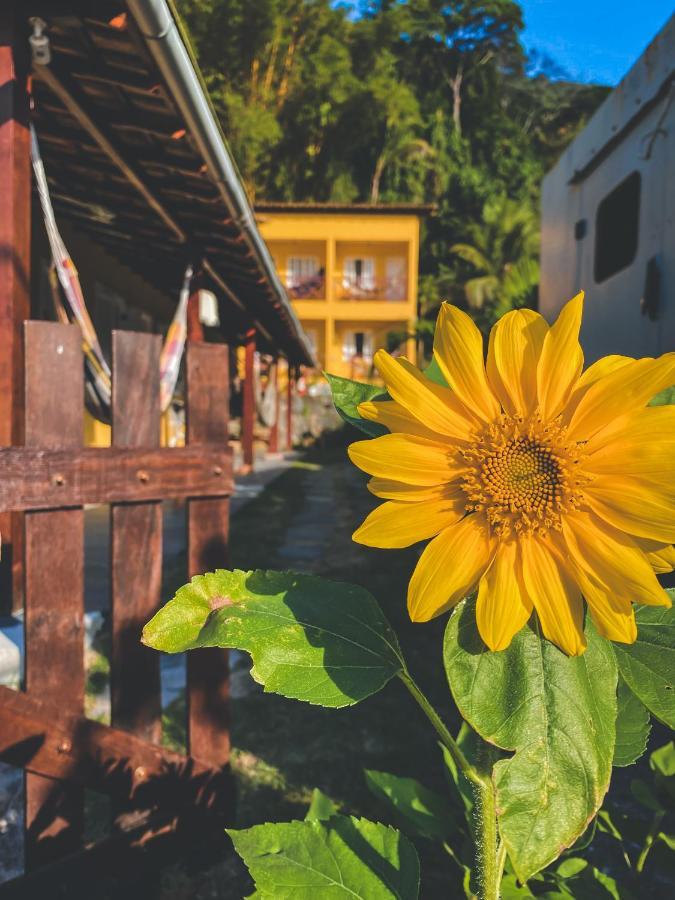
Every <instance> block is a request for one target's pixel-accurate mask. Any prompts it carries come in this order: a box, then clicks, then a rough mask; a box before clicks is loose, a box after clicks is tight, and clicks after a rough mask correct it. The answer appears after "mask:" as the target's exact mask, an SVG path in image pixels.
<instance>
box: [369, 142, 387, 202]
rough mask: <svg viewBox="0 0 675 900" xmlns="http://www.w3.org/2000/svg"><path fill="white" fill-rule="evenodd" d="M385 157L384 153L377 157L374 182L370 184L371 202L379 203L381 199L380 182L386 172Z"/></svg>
mask: <svg viewBox="0 0 675 900" xmlns="http://www.w3.org/2000/svg"><path fill="white" fill-rule="evenodd" d="M384 163H385V155H384V151H382V153H380V155H379V156H378V157H377V162H376V163H375V171H374V172H373V180H372V181H371V183H370V202H371V203H377V201H378V200H379V198H380V181H381V180H382V173H383V172H384Z"/></svg>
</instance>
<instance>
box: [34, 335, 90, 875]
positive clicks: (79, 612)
mask: <svg viewBox="0 0 675 900" xmlns="http://www.w3.org/2000/svg"><path fill="white" fill-rule="evenodd" d="M25 336H26V342H25V359H26V379H25V392H26V418H25V427H26V432H25V437H26V444H27V445H28V446H29V447H42V448H45V449H58V448H69V447H70V448H75V447H80V446H81V445H82V435H83V417H84V412H83V402H84V383H83V365H82V335H81V333H80V329H79V328H78V327H77V326H76V325H59V324H56V323H53V322H26V324H25ZM59 479H65V476H64V475H63V474H61V473H59V472H54V474H53V480H54V483H56V484H58V483H59ZM25 525H26V548H25V576H26V691H27V692H28V694H29V695H33V696H34V697H36V698H38V699H39V700H40V701H42V702H44V703H45V705H49V706H51V707H53V709H55V710H58V711H59V713H62V714H63V715H66V716H67V715H83V713H84V513H83V510H82V507H81V506H80V507H74V508H63V509H56V510H50V511H41V512H30V513H26V516H25ZM54 724H58V723H57V722H55V723H54ZM69 750H70V747H69V746H64V747H63V750H62V752H63V753H68V752H69ZM82 826H83V794H82V789H81V788H80V787H78V786H76V785H73V784H72V783H66V782H62V781H58V780H56V779H53V778H47V777H45V776H42V775H34V774H31V773H26V845H25V847H26V849H25V853H26V870H27V871H29V870H31V869H34V868H37V867H38V866H40V865H44V864H45V863H47V862H50V861H52V860H54V859H56V858H58V857H60V856H63V855H65V854H67V853H71V852H74V851H75V850H77V849H78V846H79V844H80V841H81V836H82Z"/></svg>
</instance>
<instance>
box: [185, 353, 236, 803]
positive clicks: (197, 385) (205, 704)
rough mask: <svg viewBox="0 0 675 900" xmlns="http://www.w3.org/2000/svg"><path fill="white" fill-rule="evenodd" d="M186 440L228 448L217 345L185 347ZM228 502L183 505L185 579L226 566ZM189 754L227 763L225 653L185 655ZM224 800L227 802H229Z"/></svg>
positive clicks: (225, 376)
mask: <svg viewBox="0 0 675 900" xmlns="http://www.w3.org/2000/svg"><path fill="white" fill-rule="evenodd" d="M186 367H187V368H186V373H187V423H186V424H187V440H188V443H189V444H190V445H191V446H200V445H202V444H206V443H209V444H216V443H219V442H220V443H222V444H223V445H226V444H227V441H228V419H229V404H230V401H229V358H228V348H227V347H225V346H223V345H222V344H205V343H189V344H188V346H187V358H186ZM229 510H230V502H229V500H228V499H219V498H204V499H200V500H191V501H189V502H188V575H189V576H192V575H197V574H200V573H203V572H207V571H212V570H213V569H215V568H218V567H223V566H225V565H227V557H228V550H227V546H228V531H229ZM188 747H189V752H190V753H191V754H192V755H194V756H197V757H199V758H200V759H204V760H207V761H208V762H209V763H210V764H211V765H213V766H224V765H226V764H227V762H228V761H229V758H230V721H229V664H228V654H227V650H220V649H218V648H208V649H202V650H193V651H192V652H190V653H189V654H188ZM228 799H229V798H228Z"/></svg>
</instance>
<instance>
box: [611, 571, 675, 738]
mask: <svg viewBox="0 0 675 900" xmlns="http://www.w3.org/2000/svg"><path fill="white" fill-rule="evenodd" d="M668 593H669V594H670V597H671V599H672V598H673V597H675V591H673V589H670V590H669V591H668ZM635 621H636V622H637V628H638V635H637V640H636V641H635V643H634V644H614V653H615V655H616V661H617V664H618V666H619V672H620V674H621V677H622V678H623V679H624V680H625V682H626V684H627V685H628V687H629V688H630V689H631V691H632V692H633V693H634V694H635V695H636V697H638V698H639V699H640V700H641V701H642V703H643V704H644V705H645V706H646V707H647V709H648V710H649V711H650V712H651V713H652V715H654V716H656V718H657V719H660V720H661V721H662V722H665V724H666V725H668V726H669V727H670V728H675V607H673V606H671V607H670V608H667V607H663V606H641V607H639V608H638V609H637V610H636V612H635Z"/></svg>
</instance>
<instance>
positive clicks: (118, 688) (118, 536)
mask: <svg viewBox="0 0 675 900" xmlns="http://www.w3.org/2000/svg"><path fill="white" fill-rule="evenodd" d="M160 350H161V338H160V336H159V335H151V334H135V333H132V332H123V331H114V332H113V398H112V441H113V445H114V446H116V447H157V446H159V436H160V407H159V355H160ZM110 533H111V560H110V562H111V574H112V628H113V631H112V661H111V710H112V722H113V725H115V726H117V727H119V728H125V729H127V730H128V731H131V732H133V733H134V734H136V735H138V736H139V737H142V738H145V739H146V740H148V741H153V742H155V743H157V742H159V740H160V738H161V727H162V722H161V719H162V716H161V697H160V678H159V654H158V653H156V652H155V651H153V650H151V649H150V648H148V647H145V646H143V645H142V644H141V643H140V635H141V630H142V628H143V625H144V624H145V623H146V622H147V621H148V619H149V618H150V617H151V616H152V615H153V613H154V612H155V611H156V610H157V607H158V606H159V602H160V592H161V587H162V505H161V503H160V502H158V501H151V502H148V503H134V504H121V505H120V504H113V505H112V506H111V532H110Z"/></svg>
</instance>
